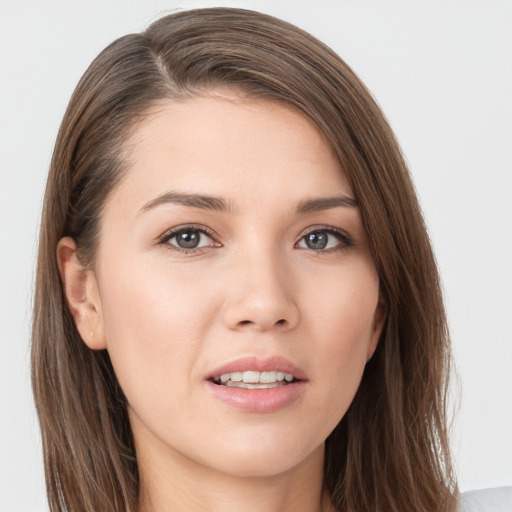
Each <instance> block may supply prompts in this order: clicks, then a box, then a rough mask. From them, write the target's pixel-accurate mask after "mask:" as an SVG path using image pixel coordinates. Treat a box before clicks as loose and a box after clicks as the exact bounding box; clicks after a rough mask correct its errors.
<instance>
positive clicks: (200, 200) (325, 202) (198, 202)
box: [137, 192, 358, 215]
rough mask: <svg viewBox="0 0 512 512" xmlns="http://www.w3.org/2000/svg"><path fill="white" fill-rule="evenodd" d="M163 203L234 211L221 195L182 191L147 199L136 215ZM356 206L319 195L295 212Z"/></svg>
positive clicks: (345, 198)
mask: <svg viewBox="0 0 512 512" xmlns="http://www.w3.org/2000/svg"><path fill="white" fill-rule="evenodd" d="M164 204H181V205H184V206H190V207H192V208H200V209H201V210H211V211H216V212H230V213H234V208H233V207H232V206H231V205H230V204H229V203H228V202H227V201H226V200H225V199H223V198H222V197H216V196H209V195H203V194H188V193H184V192H165V193H164V194H161V195H159V196H157V197H155V198H154V199H151V201H148V202H147V203H146V204H145V205H144V206H143V207H142V208H141V209H140V210H139V212H138V214H137V215H140V214H142V213H145V212H147V211H148V210H152V209H153V208H156V207H157V206H161V205H164ZM357 206H358V204H357V201H356V200H355V199H353V198H351V197H349V196H333V197H319V198H315V199H307V200H305V201H301V202H300V203H299V204H298V206H297V213H313V212H320V211H324V210H330V209H331V208H340V207H344V208H357Z"/></svg>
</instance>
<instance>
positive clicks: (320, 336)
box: [308, 265, 379, 430]
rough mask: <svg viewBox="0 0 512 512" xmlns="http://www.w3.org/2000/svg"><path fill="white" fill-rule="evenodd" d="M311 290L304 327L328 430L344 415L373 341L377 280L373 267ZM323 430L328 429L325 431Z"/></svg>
mask: <svg viewBox="0 0 512 512" xmlns="http://www.w3.org/2000/svg"><path fill="white" fill-rule="evenodd" d="M343 274H344V275H343V276H340V278H339V279H332V276H331V279H330V280H327V279H326V280H325V281H324V287H323V289H322V290H320V288H319V287H316V288H315V289H311V290H310V296H309V302H310V304H311V309H310V312H309V315H310V318H309V322H308V323H309V325H310V326H311V334H310V339H311V341H312V344H313V343H314V345H315V346H314V348H313V349H312V350H313V353H314V354H315V356H316V358H317V362H318V364H317V367H318V369H319V371H318V373H315V375H314V379H315V382H312V384H316V385H314V386H312V390H316V391H315V392H316V394H317V396H316V400H315V403H316V404H317V413H318V414H323V415H326V416H328V417H329V419H328V422H329V424H330V428H331V429H332V428H334V426H335V425H336V424H337V423H338V421H339V420H340V419H341V417H342V416H343V415H344V414H345V412H346V410H347V409H348V407H349V405H350V403H351V402H352V399H353V397H354V395H355V393H356V391H357V389H358V387H359V383H360V381H361V378H362V374H363V372H364V368H365V364H366V361H367V358H368V352H369V351H370V352H371V350H372V349H371V347H373V342H374V340H375V336H376V335H375V312H376V308H377V304H378V293H379V288H378V278H377V276H376V273H375V272H374V271H373V266H369V265H366V266H362V267H357V268H353V269H351V271H350V272H344V273H343ZM327 430H328V429H327Z"/></svg>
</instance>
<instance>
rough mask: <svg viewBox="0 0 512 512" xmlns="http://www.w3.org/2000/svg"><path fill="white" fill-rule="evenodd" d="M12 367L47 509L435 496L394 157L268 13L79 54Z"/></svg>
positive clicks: (434, 334)
mask: <svg viewBox="0 0 512 512" xmlns="http://www.w3.org/2000/svg"><path fill="white" fill-rule="evenodd" d="M55 255H57V257H55ZM32 364H33V385H34V393H35V397H36V403H37V407H38V413H39V417H40V422H41V429H42V434H43V446H44V454H45V466H46V478H47V488H48V494H49V501H50V505H51V510H52V511H53V510H84V511H85V510H87V511H89V510H120V511H125V510H127V511H128V510H130V511H131V510H140V511H150V510H151V511H152V510H155V511H160V510H199V509H200V510H234V509H235V508H236V509H239V508H240V507H242V506H243V507H244V509H246V510H254V511H256V510H278V509H279V510H308V511H312V510H314V511H327V510H340V511H345V510H347V511H356V510H361V511H377V510H383V511H384V510H385V511H393V510H396V511H403V510H418V511H431V510H442V511H451V510H455V507H456V505H455V503H456V497H457V496H456V494H457V493H456V485H455V483H454V479H453V475H452V469H451V463H450V454H449V449H448V441H447V434H446V411H445V407H446V404H445V394H446V385H447V377H448V367H449V344H448V337H447V330H446V322H445V315H444V310H443V304H442V298H441V293H440V287H439V280H438V274H437V270H436V266H435V263H434V258H433V256H432V251H431V249H430V245H429V241H428V237H427V234H426V231H425V227H424V224H423V220H422V217H421V214H420V211H419V208H418V204H417V200H416V197H415V194H414V191H413V187H412V185H411V182H410V179H409V176H408V173H407V169H406V166H405V164H404V161H403V159H402V157H401V154H400V151H399V148H398V145H397V143H396V141H395V139H394V137H393V134H392V132H391V130H390V128H389V126H388V124H387V123H386V120H385V118H384V116H383V114H382V113H381V111H380V110H379V108H378V107H377V105H376V104H375V102H374V101H373V99H372V98H371V96H370V94H369V93H368V91H367V90H366V89H365V87H364V86H363V84H362V83H361V82H360V81H359V79H358V78H357V77H356V76H355V75H354V73H353V72H352V71H351V70H350V69H349V68H348V66H347V65H346V64H345V63H344V62H343V61H342V60H341V59H340V58H339V57H338V56H336V55H335V54H334V53H333V52H332V51H330V50H329V49H328V48H327V47H325V46H324V45H322V44H321V43H320V42H318V41H317V40H316V39H314V38H313V37H312V36H310V35H308V34H306V33H304V32H302V31H301V30H299V29H297V28H296V27H293V26H291V25H289V24H287V23H285V22H282V21H279V20H277V19H275V18H272V17H269V16H265V15H262V14H258V13H255V12H250V11H243V10H232V9H206V10H197V11H188V12H183V13H179V14H174V15H171V16H168V17H165V18H162V19H161V20H159V21H157V22H155V23H154V24H153V25H151V26H150V27H149V28H148V29H147V30H146V31H145V32H144V33H142V34H133V35H129V36H125V37H123V38H120V39H119V40H117V41H115V42H114V43H112V44H111V45H110V46H109V47H108V48H107V49H105V50H104V51H103V52H102V53H101V54H100V55H99V56H98V58H97V59H96V60H95V61H94V62H93V64H92V65H91V66H90V68H89V69H88V70H87V72H86V73H85V75H84V77H83V78H82V80H81V81H80V83H79V85H78V87H77V89H76V91H75V93H74V95H73V97H72V99H71V102H70V105H69V107H68V110H67V112H66V115H65V117H64V120H63V123H62V126H61V130H60V133H59V137H58V140H57V143H56V147H55V152H54V156H53V160H52V165H51V170H50V175H49V179H48V185H47V191H46V196H45V206H44V212H43V221H42V227H41V238H40V252H39V260H38V277H37V288H36V301H35V315H34V329H33V352H32Z"/></svg>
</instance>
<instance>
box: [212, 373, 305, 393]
mask: <svg viewBox="0 0 512 512" xmlns="http://www.w3.org/2000/svg"><path fill="white" fill-rule="evenodd" d="M297 380H298V379H295V377H294V376H293V374H291V373H286V372H281V371H265V372H258V371H255V370H248V371H244V372H231V373H223V374H222V375H221V376H220V377H216V378H213V379H212V382H213V383H214V384H217V385H219V386H226V387H231V388H243V389H270V388H278V387H282V386H286V385H288V384H291V383H293V382H294V381H297Z"/></svg>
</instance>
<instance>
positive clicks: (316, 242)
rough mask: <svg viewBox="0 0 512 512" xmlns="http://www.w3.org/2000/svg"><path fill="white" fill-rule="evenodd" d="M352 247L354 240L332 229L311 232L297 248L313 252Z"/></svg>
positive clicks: (303, 237)
mask: <svg viewBox="0 0 512 512" xmlns="http://www.w3.org/2000/svg"><path fill="white" fill-rule="evenodd" d="M352 245H353V242H352V239H351V238H350V237H349V236H348V235H347V234H345V233H344V232H343V231H341V230H338V229H336V228H332V227H330V228H322V229H315V230H314V231H310V232H309V233H306V234H305V235H303V236H302V238H301V239H300V240H299V242H298V243H297V247H299V248H301V249H311V250H313V251H329V250H336V249H344V248H346V247H350V246H352Z"/></svg>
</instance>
